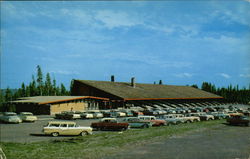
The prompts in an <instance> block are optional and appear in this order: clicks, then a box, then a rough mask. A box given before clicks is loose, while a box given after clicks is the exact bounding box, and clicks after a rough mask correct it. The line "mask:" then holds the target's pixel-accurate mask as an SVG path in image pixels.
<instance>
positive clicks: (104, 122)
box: [91, 118, 129, 130]
mask: <svg viewBox="0 0 250 159" xmlns="http://www.w3.org/2000/svg"><path fill="white" fill-rule="evenodd" d="M91 127H92V128H94V129H96V130H127V129H128V128H129V124H128V123H124V122H122V123H120V122H118V121H117V119H116V118H102V119H101V120H100V121H99V122H95V123H91Z"/></svg>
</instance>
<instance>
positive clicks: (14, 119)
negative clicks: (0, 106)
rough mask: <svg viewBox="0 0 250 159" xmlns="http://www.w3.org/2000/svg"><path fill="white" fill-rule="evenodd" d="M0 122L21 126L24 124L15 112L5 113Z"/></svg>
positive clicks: (0, 117)
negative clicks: (20, 124)
mask: <svg viewBox="0 0 250 159" xmlns="http://www.w3.org/2000/svg"><path fill="white" fill-rule="evenodd" d="M0 121H1V122H3V123H15V124H19V123H21V122H22V120H21V119H20V118H19V117H18V116H17V114H16V113H14V112H4V113H3V114H2V115H1V116H0Z"/></svg>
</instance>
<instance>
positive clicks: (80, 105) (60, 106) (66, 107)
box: [50, 102, 88, 115]
mask: <svg viewBox="0 0 250 159" xmlns="http://www.w3.org/2000/svg"><path fill="white" fill-rule="evenodd" d="M87 107H88V103H86V102H68V103H57V104H51V105H50V114H51V115H54V114H56V113H60V112H62V111H81V112H82V111H84V110H86V109H87Z"/></svg>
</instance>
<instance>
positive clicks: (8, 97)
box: [0, 65, 70, 111]
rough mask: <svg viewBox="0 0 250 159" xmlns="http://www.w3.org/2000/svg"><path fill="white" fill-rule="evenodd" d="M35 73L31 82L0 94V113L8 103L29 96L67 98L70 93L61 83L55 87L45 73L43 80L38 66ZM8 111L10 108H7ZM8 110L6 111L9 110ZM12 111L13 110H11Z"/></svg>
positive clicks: (54, 83) (55, 84) (53, 81)
mask: <svg viewBox="0 0 250 159" xmlns="http://www.w3.org/2000/svg"><path fill="white" fill-rule="evenodd" d="M36 69H37V73H36V77H35V76H34V75H32V79H31V82H30V83H29V84H28V85H25V84H24V82H23V83H22V84H21V87H20V88H19V89H17V90H11V89H10V88H9V87H7V89H5V90H1V92H0V111H3V110H6V109H7V108H6V107H7V106H8V107H11V105H7V104H6V103H7V102H8V101H13V100H16V99H18V98H20V97H30V96H67V95H70V91H69V90H67V89H66V87H65V86H64V85H63V84H62V83H61V84H60V85H57V83H56V79H55V78H54V79H53V80H52V79H51V76H50V74H49V73H46V76H45V79H44V76H43V72H42V69H41V67H40V66H39V65H38V66H37V67H36ZM9 109H10V110H11V109H12V108H9ZM9 109H8V110H9ZM13 109H14V108H13Z"/></svg>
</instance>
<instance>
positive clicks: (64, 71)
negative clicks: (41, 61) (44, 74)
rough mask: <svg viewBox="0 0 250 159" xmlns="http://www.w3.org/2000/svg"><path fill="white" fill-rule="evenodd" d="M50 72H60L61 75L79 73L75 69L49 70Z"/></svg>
mask: <svg viewBox="0 0 250 159" xmlns="http://www.w3.org/2000/svg"><path fill="white" fill-rule="evenodd" d="M50 73H54V74H61V75H79V74H80V73H79V72H77V71H66V70H57V71H50Z"/></svg>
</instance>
